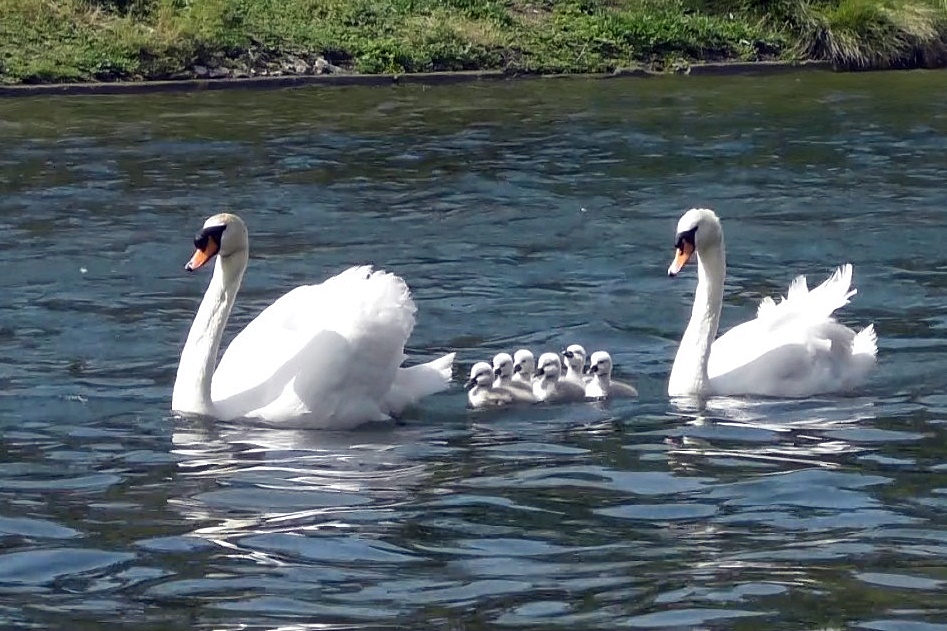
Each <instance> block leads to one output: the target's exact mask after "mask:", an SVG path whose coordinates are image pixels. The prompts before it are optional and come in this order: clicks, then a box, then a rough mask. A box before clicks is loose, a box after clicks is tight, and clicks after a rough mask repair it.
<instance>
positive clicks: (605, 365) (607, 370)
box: [589, 351, 612, 377]
mask: <svg viewBox="0 0 947 631" xmlns="http://www.w3.org/2000/svg"><path fill="white" fill-rule="evenodd" d="M589 363H590V366H589V374H591V375H601V376H602V377H610V376H611V374H612V356H611V355H609V354H608V353H607V352H606V351H595V352H594V353H592V357H591V358H590V359H589Z"/></svg>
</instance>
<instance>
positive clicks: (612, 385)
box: [585, 351, 638, 399]
mask: <svg viewBox="0 0 947 631" xmlns="http://www.w3.org/2000/svg"><path fill="white" fill-rule="evenodd" d="M589 361H590V364H591V365H590V367H589V374H590V375H591V376H592V379H591V381H589V382H588V383H587V384H586V385H585V396H586V397H588V398H590V399H617V398H629V397H636V396H638V390H637V389H636V388H635V387H634V386H633V385H631V384H628V383H623V382H621V381H615V380H614V379H612V358H611V355H609V354H608V353H607V352H605V351H595V352H594V353H592V357H591V358H590V360H589Z"/></svg>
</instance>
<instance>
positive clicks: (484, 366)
mask: <svg viewBox="0 0 947 631" xmlns="http://www.w3.org/2000/svg"><path fill="white" fill-rule="evenodd" d="M491 385H493V366H491V365H490V364H488V363H487V362H477V363H476V364H474V365H473V366H471V367H470V380H469V381H467V389H468V390H469V389H470V388H473V387H474V386H483V387H487V386H491Z"/></svg>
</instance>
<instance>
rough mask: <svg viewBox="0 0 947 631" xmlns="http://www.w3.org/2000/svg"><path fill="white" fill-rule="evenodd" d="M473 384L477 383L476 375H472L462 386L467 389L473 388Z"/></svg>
mask: <svg viewBox="0 0 947 631" xmlns="http://www.w3.org/2000/svg"><path fill="white" fill-rule="evenodd" d="M475 385H477V378H476V377H472V378H471V379H470V380H468V381H467V383H466V384H465V385H464V388H465V389H467V390H470V389H471V388H473V387H474V386H475Z"/></svg>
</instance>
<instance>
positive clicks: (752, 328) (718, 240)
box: [668, 209, 877, 397]
mask: <svg viewBox="0 0 947 631" xmlns="http://www.w3.org/2000/svg"><path fill="white" fill-rule="evenodd" d="M693 252H696V253H697V278H698V281H697V290H696V291H695V294H694V308H693V311H692V313H691V319H690V322H689V323H688V325H687V329H686V330H685V331H684V335H683V337H682V338H681V343H680V347H679V348H678V351H677V355H676V357H675V358H674V366H673V368H672V369H671V377H670V380H669V382H668V394H669V395H670V396H692V395H758V396H771V397H807V396H812V395H817V394H826V393H832V392H845V391H850V390H852V389H853V388H855V387H856V386H858V385H860V384H861V383H863V382H864V380H865V379H866V378H867V376H868V374H869V373H870V372H871V370H872V368H873V367H874V366H875V356H876V354H877V345H876V336H875V331H874V327H873V326H872V325H868V326H867V327H865V328H864V329H862V330H861V331H860V332H858V333H856V332H855V331H853V330H852V329H850V328H848V327H846V326H844V325H842V324H839V323H838V322H836V321H835V319H834V318H833V317H832V313H833V312H834V311H835V310H836V309H839V308H840V307H842V306H844V305H846V304H848V299H849V298H850V297H851V296H852V295H854V294H855V290H854V289H851V281H852V266H851V265H849V264H845V265H843V266H841V267H839V268H838V269H837V270H836V272H835V273H834V274H833V275H832V276H831V277H830V278H829V279H828V280H826V281H825V282H823V283H822V284H821V285H819V286H818V287H816V288H815V289H813V290H811V291H810V290H809V289H808V287H807V286H806V279H805V277H804V276H799V277H797V278H796V279H795V280H794V281H793V282H792V284H791V285H790V287H789V292H788V293H787V295H786V297H785V298H784V299H782V300H781V301H780V302H779V303H776V302H774V301H773V300H772V299H770V298H766V299H764V300H763V302H762V303H761V304H760V307H759V310H758V312H757V316H756V318H755V319H753V320H750V321H748V322H744V323H743V324H740V325H738V326H736V327H734V328H732V329H730V330H729V331H727V332H726V333H725V334H724V335H722V336H720V337H719V338H717V339H716V340H714V338H715V337H716V335H717V327H718V324H719V320H720V310H721V307H722V304H723V283H724V277H725V275H726V254H725V248H724V241H723V228H722V227H721V225H720V222H719V220H718V219H717V216H716V215H715V214H714V213H713V212H712V211H710V210H707V209H692V210H690V211H688V212H687V213H685V214H684V216H683V217H681V220H680V222H679V223H678V253H677V258H676V259H675V261H674V263H672V265H671V267H670V268H669V269H668V274H669V275H671V276H674V275H676V274H677V273H678V272H679V271H680V269H681V267H683V265H684V264H685V263H686V262H687V260H688V258H689V257H690V255H691V253H693Z"/></svg>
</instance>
